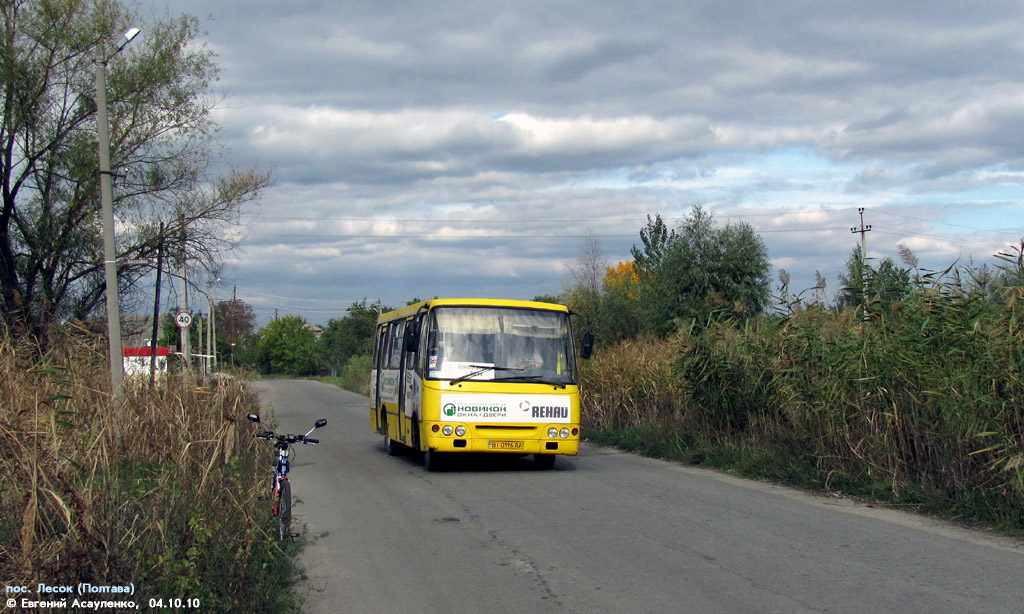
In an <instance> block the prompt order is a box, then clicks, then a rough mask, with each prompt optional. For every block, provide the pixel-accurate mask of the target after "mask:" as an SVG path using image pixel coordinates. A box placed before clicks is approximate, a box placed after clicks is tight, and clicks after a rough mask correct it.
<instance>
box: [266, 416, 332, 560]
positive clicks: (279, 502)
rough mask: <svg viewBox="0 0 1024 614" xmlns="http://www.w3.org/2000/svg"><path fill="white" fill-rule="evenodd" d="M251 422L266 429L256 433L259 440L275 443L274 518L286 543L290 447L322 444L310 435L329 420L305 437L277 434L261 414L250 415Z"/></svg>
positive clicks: (289, 519) (289, 510)
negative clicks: (268, 426) (266, 424)
mask: <svg viewBox="0 0 1024 614" xmlns="http://www.w3.org/2000/svg"><path fill="white" fill-rule="evenodd" d="M249 420H250V421H252V422H255V423H256V424H259V425H260V426H261V427H263V429H264V430H263V432H262V433H256V438H257V439H265V440H267V441H271V440H272V441H273V442H274V450H275V452H274V457H275V458H274V468H273V469H271V471H270V491H271V493H272V496H273V501H274V517H275V518H277V538H278V539H280V540H282V541H284V539H285V538H291V537H292V532H291V523H292V487H291V483H290V482H289V481H288V471H290V470H291V461H290V460H289V450H290V447H291V446H292V445H294V444H296V443H302V444H307V445H314V446H315V445H316V444H318V443H320V440H319V439H313V438H312V437H310V436H309V434H310V433H312V432H313V431H315V430H316V429H318V428H322V427H325V426H327V419H326V418H320V419H319V420H317V421H316V423H315V424H314V425H313V428H311V429H309V430H308V431H307V432H306V434H305V435H293V434H291V433H288V434H286V435H282V434H279V433H275V432H273V431H271V430H270V429H268V428H267V427H266V426H265V425H264V424H263V422H261V421H260V415H259V414H249Z"/></svg>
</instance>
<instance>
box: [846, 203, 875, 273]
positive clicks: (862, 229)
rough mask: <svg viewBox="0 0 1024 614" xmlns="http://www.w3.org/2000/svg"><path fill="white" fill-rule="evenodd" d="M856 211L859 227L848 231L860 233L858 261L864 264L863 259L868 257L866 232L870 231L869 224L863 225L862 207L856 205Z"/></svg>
mask: <svg viewBox="0 0 1024 614" xmlns="http://www.w3.org/2000/svg"><path fill="white" fill-rule="evenodd" d="M857 213H859V214H860V229H857V228H850V232H851V233H853V234H857V233H858V232H859V233H860V262H861V264H864V260H865V259H866V258H867V257H868V243H867V236H866V235H867V233H869V232H871V224H868V225H867V226H865V225H864V207H858V208H857Z"/></svg>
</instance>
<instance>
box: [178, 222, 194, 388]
mask: <svg viewBox="0 0 1024 614" xmlns="http://www.w3.org/2000/svg"><path fill="white" fill-rule="evenodd" d="M186 249H187V246H186V243H185V214H184V213H182V214H181V296H180V297H179V298H178V301H179V302H178V305H179V306H180V307H181V310H182V311H188V281H187V280H186V279H185V250H186ZM181 353H182V354H183V355H184V358H185V370H186V371H189V370H191V369H192V344H191V341H190V340H189V337H188V328H187V327H186V328H182V329H181Z"/></svg>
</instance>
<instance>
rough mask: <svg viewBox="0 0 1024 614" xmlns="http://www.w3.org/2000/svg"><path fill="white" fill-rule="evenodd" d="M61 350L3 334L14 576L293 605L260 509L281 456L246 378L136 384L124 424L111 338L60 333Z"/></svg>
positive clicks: (7, 538)
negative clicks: (113, 385) (114, 389)
mask: <svg viewBox="0 0 1024 614" xmlns="http://www.w3.org/2000/svg"><path fill="white" fill-rule="evenodd" d="M48 347H50V348H51V349H50V350H49V351H48V352H47V353H46V354H41V350H40V348H39V347H38V346H33V345H31V343H30V342H28V341H19V342H15V341H12V340H11V339H9V338H7V337H0V449H3V450H4V454H3V455H2V456H0V470H2V474H3V476H4V478H3V482H2V485H0V582H2V583H3V584H5V585H8V586H12V585H21V586H33V587H34V586H36V585H37V584H38V583H41V582H42V583H47V584H50V585H53V584H77V583H79V582H91V583H93V584H107V585H115V584H116V585H124V584H128V583H134V584H135V586H136V587H137V591H139V592H138V593H137V596H136V601H137V602H141V603H146V601H144V599H145V597H146V596H153V595H158V596H166V595H174V596H180V597H189V598H198V599H200V600H201V602H202V606H203V609H204V610H208V611H225V612H230V611H240V610H245V609H247V608H250V607H252V604H253V603H261V604H266V608H265V611H288V610H289V609H290V607H291V605H292V602H291V597H290V596H289V595H288V594H287V587H288V586H289V584H290V581H291V580H292V574H293V569H292V567H291V563H290V562H289V561H288V558H287V557H286V556H281V551H280V549H279V546H278V545H277V544H276V543H275V540H274V539H273V537H272V535H271V534H270V532H269V531H268V528H269V525H268V523H267V516H268V513H267V510H266V509H265V502H258V501H257V495H258V494H259V493H260V492H261V489H262V488H263V487H265V484H264V482H265V477H266V464H265V463H266V462H267V459H266V458H265V456H264V455H265V453H266V451H265V450H263V449H257V448H256V447H255V442H254V438H253V437H252V436H251V432H250V428H251V427H250V426H249V424H248V423H247V422H246V421H245V420H244V417H245V415H246V413H248V412H249V411H253V410H254V408H255V406H256V404H257V401H256V399H255V397H254V396H253V395H252V394H251V393H249V392H248V391H247V390H246V388H245V385H244V382H241V381H237V380H231V379H227V380H221V381H218V382H217V383H215V384H211V385H208V386H201V385H197V383H196V382H189V383H187V384H186V383H185V382H183V381H182V380H180V379H167V380H164V381H162V382H160V383H159V384H158V385H157V386H156V387H155V388H153V389H150V388H149V387H148V386H146V385H145V384H144V383H143V382H133V381H131V380H128V382H127V386H126V398H125V412H124V416H123V418H122V419H120V420H119V421H118V422H117V423H116V424H115V423H114V422H113V420H114V416H113V414H112V412H111V397H110V394H109V380H108V377H109V371H108V369H107V362H106V360H105V358H104V344H103V343H102V340H100V339H96V338H94V337H91V336H89V335H87V334H85V333H83V332H82V331H74V332H73V333H72V334H67V333H66V332H60V331H57V332H55V333H54V337H53V338H52V339H51V340H50V341H49V343H48Z"/></svg>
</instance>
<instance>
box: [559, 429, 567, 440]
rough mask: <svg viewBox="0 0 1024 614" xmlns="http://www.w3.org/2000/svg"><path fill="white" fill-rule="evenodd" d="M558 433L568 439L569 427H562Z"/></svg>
mask: <svg viewBox="0 0 1024 614" xmlns="http://www.w3.org/2000/svg"><path fill="white" fill-rule="evenodd" d="M558 435H559V436H560V437H561V438H562V439H568V438H569V429H562V430H560V431H558Z"/></svg>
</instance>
